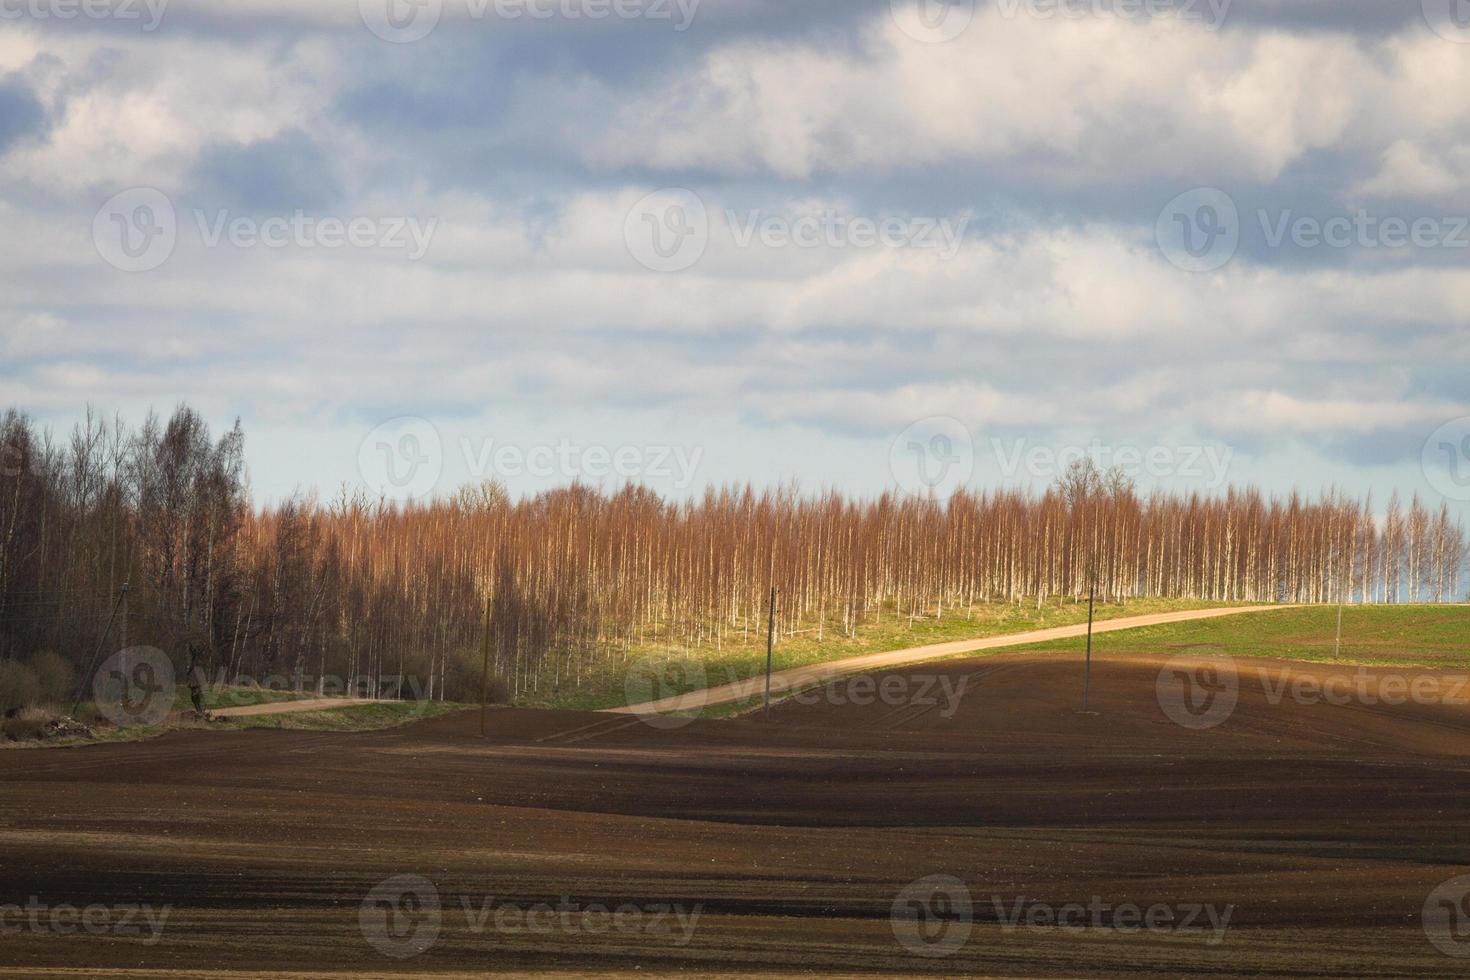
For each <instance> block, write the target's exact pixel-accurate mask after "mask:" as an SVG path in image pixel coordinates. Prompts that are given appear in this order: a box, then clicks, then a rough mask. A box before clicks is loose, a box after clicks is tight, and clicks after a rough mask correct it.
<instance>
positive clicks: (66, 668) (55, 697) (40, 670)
mask: <svg viewBox="0 0 1470 980" xmlns="http://www.w3.org/2000/svg"><path fill="white" fill-rule="evenodd" d="M31 669H32V670H33V671H35V672H36V681H37V682H38V683H39V684H40V685H41V700H43V701H45V702H46V703H48V704H64V703H66V701H67V700H69V699H70V698H71V696H72V694H74V693H75V688H74V685H75V684H76V677H77V672H76V670H75V669H74V668H73V667H72V665H71V664H69V663H67V662H66V661H65V660H64V659H62V657H61V656H60V655H58V654H56V653H53V652H52V651H50V650H47V651H46V652H44V653H38V654H36V655H35V656H34V657H33V658H31Z"/></svg>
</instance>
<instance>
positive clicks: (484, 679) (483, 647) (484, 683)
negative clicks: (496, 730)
mask: <svg viewBox="0 0 1470 980" xmlns="http://www.w3.org/2000/svg"><path fill="white" fill-rule="evenodd" d="M489 684H490V596H489V595H488V594H486V596H485V634H484V636H482V637H481V638H480V737H481V738H484V737H485V699H486V698H487V697H489Z"/></svg>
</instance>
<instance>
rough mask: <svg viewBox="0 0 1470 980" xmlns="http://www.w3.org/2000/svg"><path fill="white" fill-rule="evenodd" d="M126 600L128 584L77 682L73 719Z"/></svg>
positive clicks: (124, 584)
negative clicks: (120, 608) (118, 612)
mask: <svg viewBox="0 0 1470 980" xmlns="http://www.w3.org/2000/svg"><path fill="white" fill-rule="evenodd" d="M127 598H128V583H126V582H124V583H123V584H122V590H121V591H120V592H118V594H117V601H116V602H114V603H113V604H112V615H110V616H108V617H107V626H106V627H104V628H103V630H102V636H101V638H100V639H98V641H97V649H96V650H94V651H92V660H91V662H90V663H88V664H87V669H86V671H85V672H84V673H83V674H82V676H81V677H80V678H79V679H78V681H77V696H76V700H74V701H72V703H71V715H72V717H73V718H75V717H76V714H77V709H78V708H79V707H81V704H82V693H83V692H84V691H86V689H87V687H86V685H87V679H88V678H89V677H91V676H92V671H93V670H94V669H95V668H96V667H97V658H98V657H99V656H101V655H102V647H103V645H104V644H105V643H106V642H107V636H108V634H109V633H111V632H112V624H113V622H114V621H116V619H117V610H118V608H119V607H120V606H121V605H122V604H123V603H124V602H126V601H127Z"/></svg>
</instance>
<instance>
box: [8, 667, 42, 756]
mask: <svg viewBox="0 0 1470 980" xmlns="http://www.w3.org/2000/svg"><path fill="white" fill-rule="evenodd" d="M11 662H12V663H13V662H14V661H11ZM50 720H51V712H49V711H42V710H41V709H40V708H21V709H20V710H19V711H17V712H16V713H15V716H14V717H12V718H6V719H5V720H4V721H3V722H0V732H4V733H5V737H6V738H8V739H10V740H11V741H12V742H25V741H34V740H36V739H42V738H45V737H46V723H47V722H49V721H50Z"/></svg>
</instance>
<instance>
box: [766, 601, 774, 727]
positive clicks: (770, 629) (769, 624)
mask: <svg viewBox="0 0 1470 980" xmlns="http://www.w3.org/2000/svg"><path fill="white" fill-rule="evenodd" d="M775 645H776V587H775V586H774V585H773V586H771V612H770V616H769V618H768V619H767V620H766V711H765V720H766V721H770V720H771V654H772V651H773V650H774V649H775Z"/></svg>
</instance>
